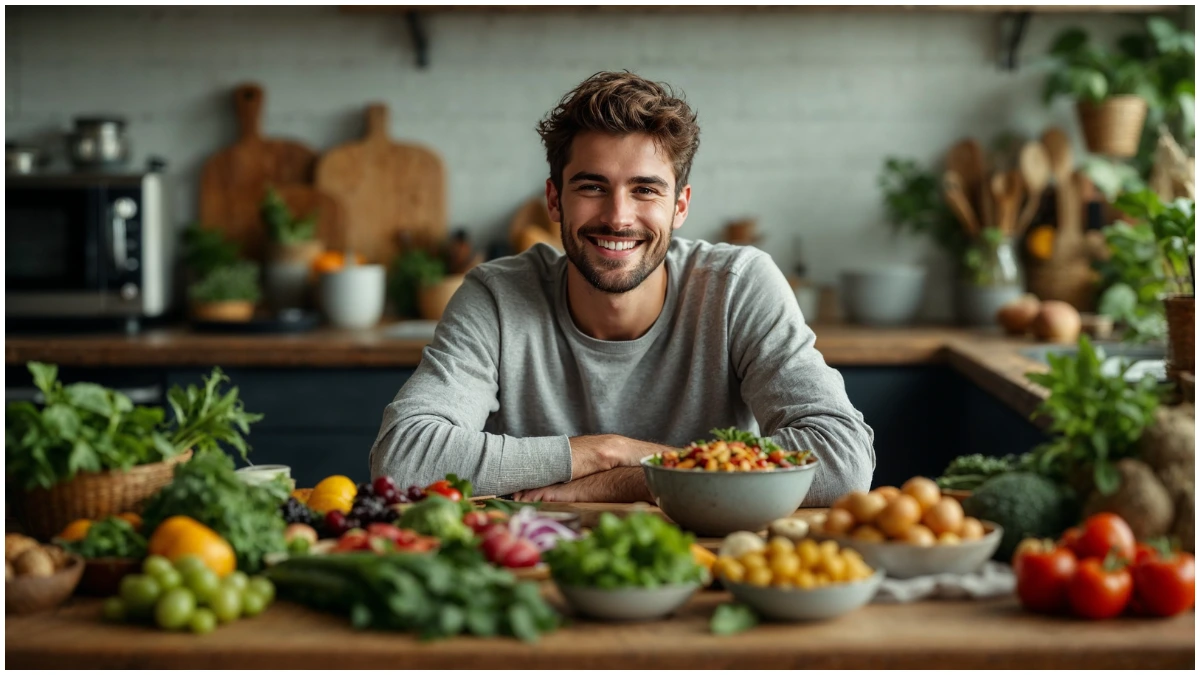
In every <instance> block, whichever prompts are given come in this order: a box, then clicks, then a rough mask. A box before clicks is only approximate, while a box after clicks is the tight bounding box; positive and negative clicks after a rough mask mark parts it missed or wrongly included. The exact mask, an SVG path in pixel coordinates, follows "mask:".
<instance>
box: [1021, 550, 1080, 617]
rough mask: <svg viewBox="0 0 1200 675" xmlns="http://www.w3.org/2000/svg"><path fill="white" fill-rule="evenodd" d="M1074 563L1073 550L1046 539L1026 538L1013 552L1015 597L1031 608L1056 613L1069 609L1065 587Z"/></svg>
mask: <svg viewBox="0 0 1200 675" xmlns="http://www.w3.org/2000/svg"><path fill="white" fill-rule="evenodd" d="M1076 566H1077V563H1076V560H1075V554H1074V553H1073V552H1072V551H1071V549H1069V548H1067V547H1065V546H1055V545H1054V544H1053V543H1052V542H1050V541H1049V540H1047V541H1044V542H1042V541H1038V540H1036V539H1026V540H1025V541H1023V542H1021V544H1020V546H1018V547H1017V552H1016V554H1015V555H1013V574H1015V575H1016V577H1017V597H1018V598H1019V599H1020V600H1021V605H1022V606H1023V607H1025V609H1028V610H1030V611H1033V612H1042V613H1045V614H1058V613H1061V612H1063V611H1065V610H1066V609H1068V607H1069V605H1070V602H1069V599H1068V597H1067V589H1068V588H1069V587H1070V585H1071V577H1073V576H1074V575H1075V568H1076Z"/></svg>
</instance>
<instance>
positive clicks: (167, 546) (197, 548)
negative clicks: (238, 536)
mask: <svg viewBox="0 0 1200 675" xmlns="http://www.w3.org/2000/svg"><path fill="white" fill-rule="evenodd" d="M147 550H148V552H149V553H150V555H161V556H165V557H166V558H167V559H168V560H170V561H171V562H175V561H176V560H178V559H179V558H181V557H183V556H185V555H189V554H191V555H194V556H197V557H198V558H200V559H201V560H203V561H204V564H205V565H208V568H209V569H211V570H212V571H214V572H216V573H217V576H219V577H223V576H225V575H227V574H229V573H230V572H232V571H233V570H234V569H236V568H237V555H235V554H234V552H233V547H232V546H230V545H229V542H227V541H225V540H224V539H222V538H221V535H219V534H217V533H216V532H215V531H213V530H212V529H210V528H209V527H207V526H206V525H204V523H201V522H199V521H197V520H194V519H192V518H188V517H187V516H172V517H170V518H167V519H166V520H164V521H163V522H162V524H161V525H159V526H158V529H156V530H154V534H153V535H151V536H150V542H149V546H148V547H147Z"/></svg>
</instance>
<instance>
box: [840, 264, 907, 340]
mask: <svg viewBox="0 0 1200 675" xmlns="http://www.w3.org/2000/svg"><path fill="white" fill-rule="evenodd" d="M925 275H926V270H925V268H924V267H916V266H907V265H890V266H888V265H882V266H879V267H874V268H870V269H861V270H848V271H846V272H843V273H842V289H841V290H842V303H843V305H844V309H845V310H846V315H847V318H849V319H850V321H851V322H853V323H857V324H863V325H867V326H899V325H904V324H908V323H912V321H913V319H914V318H916V315H917V312H918V311H919V310H920V309H921V299H922V295H923V294H924V288H925Z"/></svg>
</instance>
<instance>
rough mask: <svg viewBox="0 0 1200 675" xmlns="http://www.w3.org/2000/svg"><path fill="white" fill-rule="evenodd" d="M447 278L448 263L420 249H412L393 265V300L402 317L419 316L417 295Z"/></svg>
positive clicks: (397, 257)
mask: <svg viewBox="0 0 1200 675" xmlns="http://www.w3.org/2000/svg"><path fill="white" fill-rule="evenodd" d="M445 277H446V263H445V262H443V261H442V260H441V258H438V257H436V256H434V255H431V254H430V253H428V252H427V251H425V250H423V249H420V248H415V247H414V248H410V249H408V250H406V251H405V252H403V253H401V254H400V255H398V256H396V261H395V262H394V263H392V288H391V291H392V298H393V300H394V301H395V303H396V313H397V314H399V315H400V316H408V317H415V316H416V315H417V294H418V292H419V291H420V290H421V288H422V287H423V286H432V285H433V284H436V283H438V282H440V281H441V280H442V279H444V278H445Z"/></svg>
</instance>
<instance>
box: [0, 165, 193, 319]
mask: <svg viewBox="0 0 1200 675" xmlns="http://www.w3.org/2000/svg"><path fill="white" fill-rule="evenodd" d="M166 201H167V200H166V194H165V190H164V186H163V176H162V174H160V173H157V172H145V173H128V174H112V173H62V174H41V175H9V176H7V178H6V182H5V208H4V224H5V234H4V267H5V276H4V281H5V291H4V301H5V316H6V317H7V318H24V317H30V318H56V317H61V318H72V319H74V318H85V319H86V318H102V317H113V318H117V317H125V318H129V319H137V318H144V317H145V318H148V317H157V316H161V315H162V314H164V313H166V312H167V310H168V309H169V308H170V305H171V278H172V274H173V267H174V261H173V258H172V251H173V247H174V236H173V235H174V233H173V231H172V228H170V226H169V224H168V220H169V219H168V211H167V203H166Z"/></svg>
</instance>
